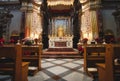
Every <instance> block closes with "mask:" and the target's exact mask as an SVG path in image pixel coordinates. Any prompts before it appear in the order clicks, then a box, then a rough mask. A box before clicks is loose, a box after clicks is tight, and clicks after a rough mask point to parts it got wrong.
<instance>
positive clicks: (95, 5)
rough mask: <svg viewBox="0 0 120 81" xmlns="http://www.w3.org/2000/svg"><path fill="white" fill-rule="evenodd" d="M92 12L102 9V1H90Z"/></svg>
mask: <svg viewBox="0 0 120 81" xmlns="http://www.w3.org/2000/svg"><path fill="white" fill-rule="evenodd" d="M89 3H90V10H98V9H99V8H100V7H101V0H90V1H89Z"/></svg>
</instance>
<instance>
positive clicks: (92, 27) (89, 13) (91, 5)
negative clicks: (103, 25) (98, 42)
mask: <svg viewBox="0 0 120 81" xmlns="http://www.w3.org/2000/svg"><path fill="white" fill-rule="evenodd" d="M81 4H82V16H81V32H82V34H83V38H88V40H89V42H91V41H92V40H93V39H94V38H97V37H98V28H99V26H98V17H97V12H98V10H99V8H100V5H99V4H100V0H86V2H85V1H83V2H82V1H81Z"/></svg>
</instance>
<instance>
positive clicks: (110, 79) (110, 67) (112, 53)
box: [97, 44, 120, 81]
mask: <svg viewBox="0 0 120 81" xmlns="http://www.w3.org/2000/svg"><path fill="white" fill-rule="evenodd" d="M116 59H120V45H113V44H108V45H106V54H105V63H103V64H97V66H98V74H99V81H120V62H119V63H118V61H117V60H116Z"/></svg>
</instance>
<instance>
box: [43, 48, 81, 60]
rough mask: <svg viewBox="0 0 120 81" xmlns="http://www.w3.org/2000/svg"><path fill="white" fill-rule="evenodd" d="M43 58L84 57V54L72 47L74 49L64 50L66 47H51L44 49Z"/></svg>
mask: <svg viewBox="0 0 120 81" xmlns="http://www.w3.org/2000/svg"><path fill="white" fill-rule="evenodd" d="M42 58H68V59H69V58H73V59H75V58H83V56H82V55H80V54H79V52H78V50H76V49H72V50H70V49H69V50H64V49H59V50H53V49H52V50H51V49H46V50H43V54H42Z"/></svg>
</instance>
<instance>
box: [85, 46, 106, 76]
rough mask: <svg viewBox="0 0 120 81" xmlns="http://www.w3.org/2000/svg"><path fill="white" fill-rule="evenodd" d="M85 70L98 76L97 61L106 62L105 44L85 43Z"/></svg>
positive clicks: (88, 73) (91, 74)
mask: <svg viewBox="0 0 120 81" xmlns="http://www.w3.org/2000/svg"><path fill="white" fill-rule="evenodd" d="M83 56H84V71H85V72H86V74H87V75H89V76H91V77H93V78H95V77H97V66H96V63H104V62H105V45H102V44H91V45H84V55H83Z"/></svg>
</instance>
